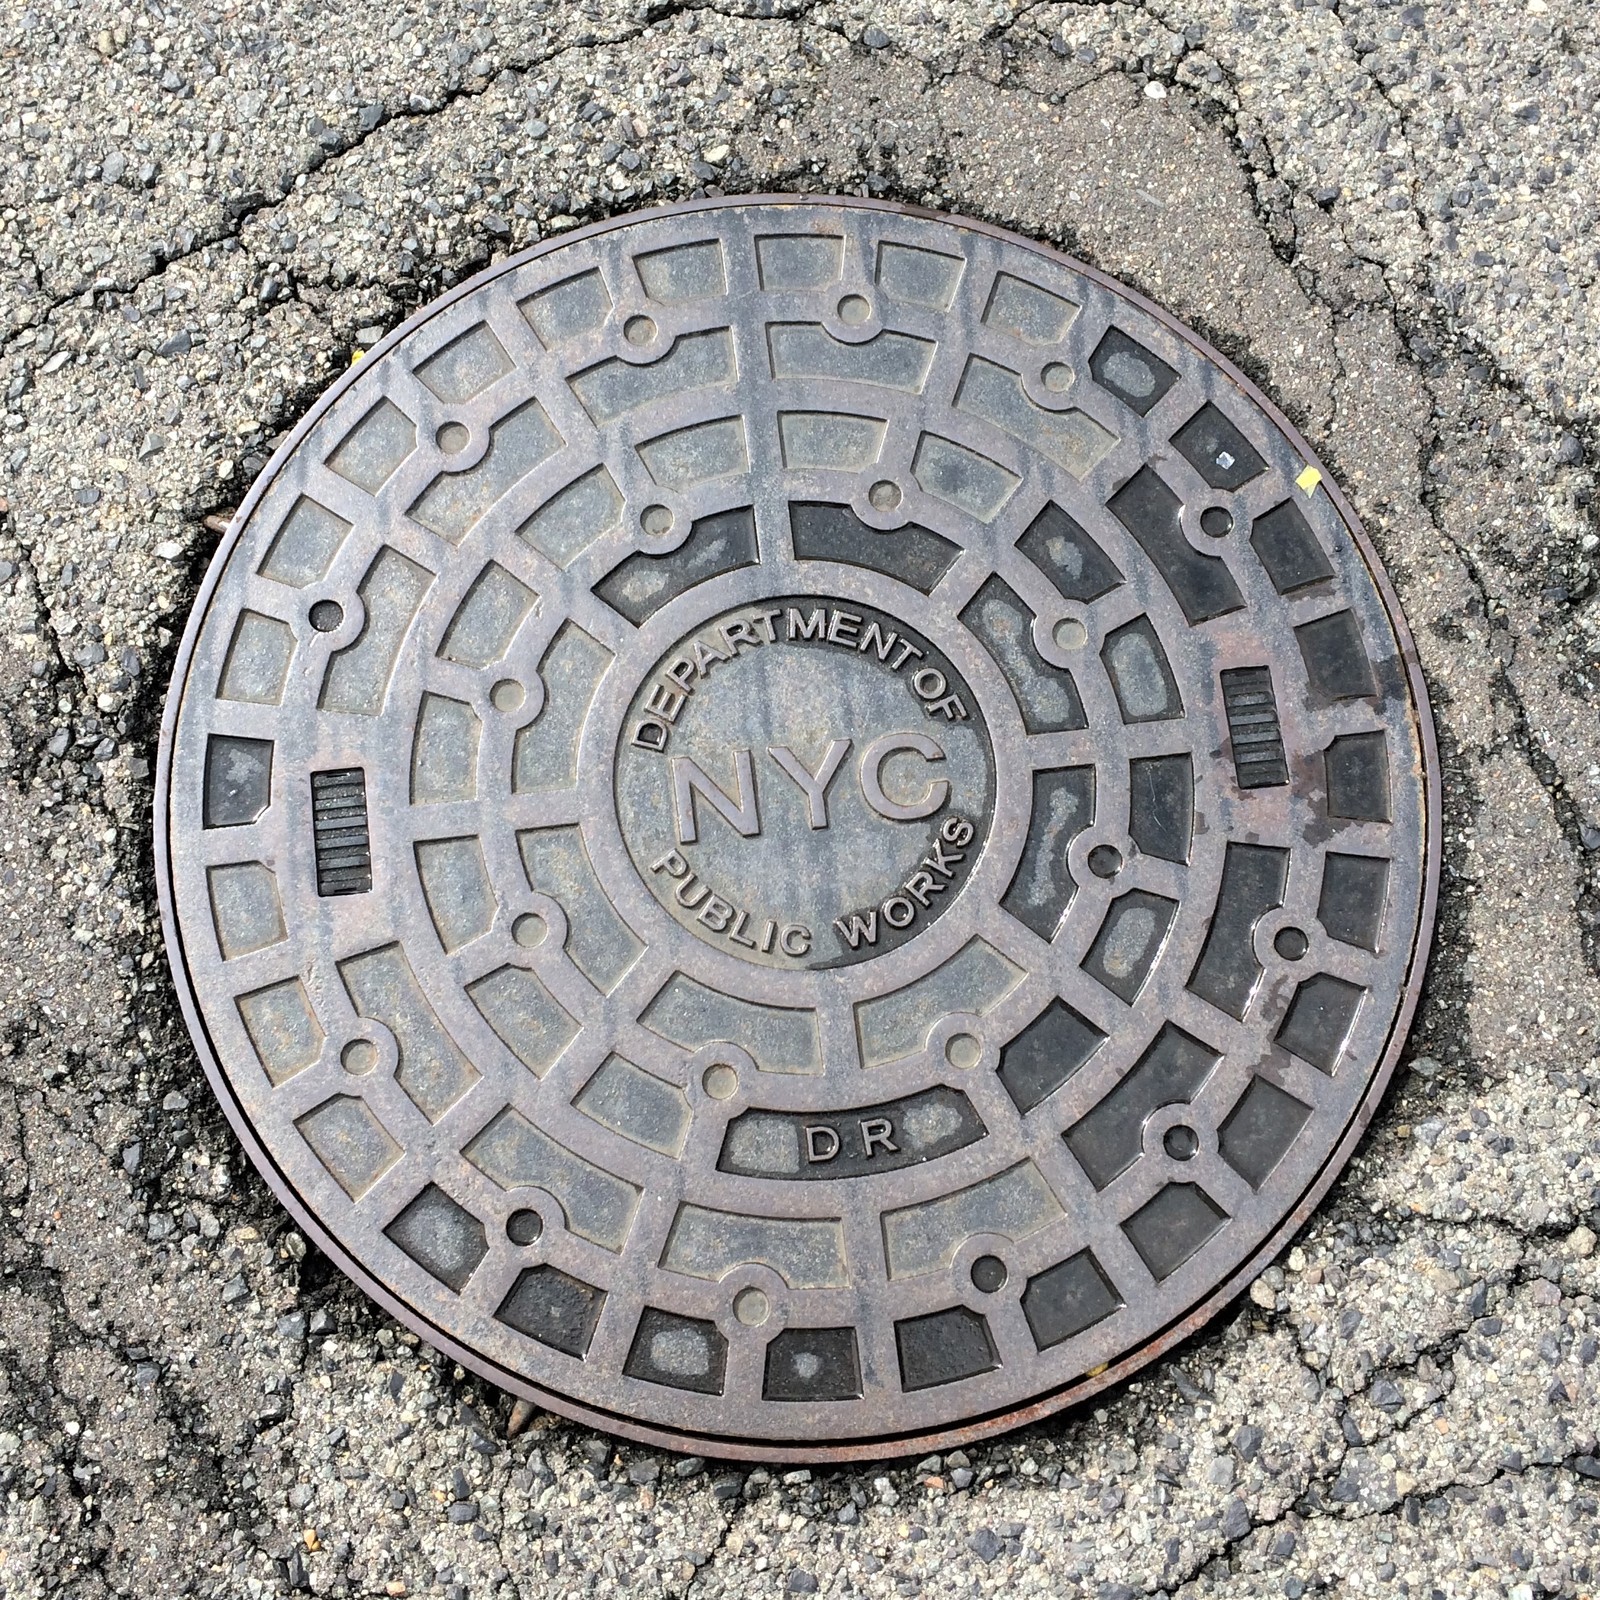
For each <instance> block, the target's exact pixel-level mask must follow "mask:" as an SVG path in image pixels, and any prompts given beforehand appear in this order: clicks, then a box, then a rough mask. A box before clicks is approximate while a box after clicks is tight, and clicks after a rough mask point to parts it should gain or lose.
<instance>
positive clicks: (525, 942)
mask: <svg viewBox="0 0 1600 1600" xmlns="http://www.w3.org/2000/svg"><path fill="white" fill-rule="evenodd" d="M549 932H550V924H549V923H548V922H546V921H545V920H544V918H543V917H541V916H540V915H539V913H538V912H537V911H528V912H525V913H524V914H523V915H522V916H520V917H518V918H517V920H516V921H515V922H513V923H512V924H511V937H512V938H513V939H515V940H516V941H517V943H518V944H520V945H521V946H522V948H523V949H524V950H532V949H533V948H534V946H535V945H541V944H543V943H544V941H545V937H546V935H547V934H548V933H549Z"/></svg>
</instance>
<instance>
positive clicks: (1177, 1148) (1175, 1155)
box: [1161, 1122, 1200, 1161]
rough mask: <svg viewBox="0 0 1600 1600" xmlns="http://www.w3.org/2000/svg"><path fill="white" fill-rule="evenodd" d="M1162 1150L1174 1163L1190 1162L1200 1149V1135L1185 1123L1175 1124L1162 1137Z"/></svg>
mask: <svg viewBox="0 0 1600 1600" xmlns="http://www.w3.org/2000/svg"><path fill="white" fill-rule="evenodd" d="M1161 1148H1162V1149H1163V1150H1165V1151H1166V1152H1167V1154H1168V1155H1169V1156H1171V1157H1172V1159H1173V1160H1174V1161H1188V1160H1190V1159H1191V1158H1192V1157H1193V1156H1194V1153H1195V1151H1197V1150H1198V1149H1199V1148H1200V1135H1199V1134H1197V1133H1196V1132H1195V1131H1194V1129H1193V1128H1191V1127H1188V1126H1186V1125H1185V1124H1184V1123H1181V1122H1175V1123H1174V1124H1173V1125H1172V1126H1171V1127H1170V1128H1168V1129H1167V1131H1166V1132H1165V1133H1164V1134H1163V1135H1162V1136H1161Z"/></svg>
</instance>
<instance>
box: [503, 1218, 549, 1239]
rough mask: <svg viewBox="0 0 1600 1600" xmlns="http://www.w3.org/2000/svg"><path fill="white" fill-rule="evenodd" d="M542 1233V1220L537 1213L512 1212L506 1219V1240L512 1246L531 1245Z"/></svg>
mask: <svg viewBox="0 0 1600 1600" xmlns="http://www.w3.org/2000/svg"><path fill="white" fill-rule="evenodd" d="M543 1232H544V1218H543V1217H541V1216H540V1215H539V1213H538V1212H537V1211H513V1212H512V1213H511V1215H510V1216H509V1217H507V1218H506V1238H508V1239H509V1240H510V1241H511V1242H512V1244H532V1243H533V1242H534V1240H535V1239H537V1238H538V1237H539V1235H540V1234H541V1233H543Z"/></svg>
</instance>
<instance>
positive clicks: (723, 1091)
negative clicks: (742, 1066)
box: [700, 1061, 739, 1100]
mask: <svg viewBox="0 0 1600 1600" xmlns="http://www.w3.org/2000/svg"><path fill="white" fill-rule="evenodd" d="M700 1082H701V1083H702V1084H703V1085H704V1087H705V1091H706V1093H707V1094H708V1095H710V1096H711V1098H712V1099H713V1100H731V1099H732V1098H733V1096H734V1095H735V1094H737V1093H738V1091H739V1074H738V1073H737V1072H735V1071H734V1070H733V1068H732V1067H730V1066H729V1065H728V1063H727V1062H726V1061H713V1062H712V1063H711V1065H710V1066H709V1067H707V1068H706V1071H705V1076H704V1077H703V1078H701V1080H700Z"/></svg>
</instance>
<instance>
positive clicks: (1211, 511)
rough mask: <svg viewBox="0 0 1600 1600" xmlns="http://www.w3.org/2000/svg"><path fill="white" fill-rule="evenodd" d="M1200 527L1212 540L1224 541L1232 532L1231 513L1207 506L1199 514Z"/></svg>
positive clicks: (1218, 507) (1220, 508) (1219, 507)
mask: <svg viewBox="0 0 1600 1600" xmlns="http://www.w3.org/2000/svg"><path fill="white" fill-rule="evenodd" d="M1200 527H1201V530H1202V531H1203V532H1205V533H1209V534H1210V535H1211V537H1212V538H1213V539H1226V538H1227V536H1228V535H1229V534H1230V533H1232V532H1233V513H1232V512H1231V511H1225V510H1223V508H1222V507H1221V506H1207V507H1206V508H1205V510H1204V511H1202V512H1201V513H1200Z"/></svg>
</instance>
